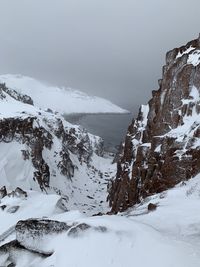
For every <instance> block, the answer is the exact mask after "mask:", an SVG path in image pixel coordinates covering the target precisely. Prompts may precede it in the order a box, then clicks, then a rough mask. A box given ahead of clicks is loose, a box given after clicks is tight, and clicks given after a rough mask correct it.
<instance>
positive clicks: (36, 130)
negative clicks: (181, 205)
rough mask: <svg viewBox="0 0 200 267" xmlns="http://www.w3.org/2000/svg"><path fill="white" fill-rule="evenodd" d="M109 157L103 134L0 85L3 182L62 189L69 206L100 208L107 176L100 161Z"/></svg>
mask: <svg viewBox="0 0 200 267" xmlns="http://www.w3.org/2000/svg"><path fill="white" fill-rule="evenodd" d="M110 161H111V159H108V158H107V159H105V158H103V140H102V139H101V138H100V137H98V136H94V135H92V134H90V133H88V132H87V131H86V130H85V129H83V128H81V127H79V126H76V125H72V124H70V123H68V122H67V121H65V120H64V118H63V117H62V116H61V115H59V114H58V113H54V112H53V111H51V110H47V111H44V110H42V109H41V108H38V107H37V106H34V101H33V100H32V98H31V97H30V96H27V95H23V94H21V93H18V92H17V91H15V90H13V89H9V88H7V86H6V85H5V84H0V187H1V186H6V187H8V188H9V189H10V190H12V189H15V188H16V187H20V188H22V189H24V190H36V191H43V192H45V193H57V194H59V195H61V196H62V197H63V198H64V202H65V204H66V203H67V204H66V205H65V206H66V207H65V208H66V209H71V208H73V207H77V206H78V207H80V209H81V207H82V208H83V209H84V210H87V209H90V208H91V209H94V208H97V209H98V205H100V202H105V200H106V197H105V195H102V196H100V197H98V199H99V200H98V201H96V198H95V196H96V193H97V194H98V193H99V194H100V193H101V190H102V187H103V188H104V187H105V188H106V182H105V180H106V179H107V175H108V174H107V173H106V176H105V175H104V173H103V172H104V171H106V170H107V169H106V168H100V167H99V166H100V165H101V166H103V164H104V163H105V165H106V164H107V165H108V166H110ZM97 184H99V185H100V188H98V187H97ZM102 184H105V185H102ZM86 185H87V186H86ZM104 198H105V200H104ZM95 203H96V205H94V204H95Z"/></svg>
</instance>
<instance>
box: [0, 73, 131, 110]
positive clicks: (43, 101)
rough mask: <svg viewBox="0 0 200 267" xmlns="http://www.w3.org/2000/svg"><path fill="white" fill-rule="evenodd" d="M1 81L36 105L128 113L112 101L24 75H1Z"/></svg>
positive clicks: (50, 107) (47, 107)
mask: <svg viewBox="0 0 200 267" xmlns="http://www.w3.org/2000/svg"><path fill="white" fill-rule="evenodd" d="M0 83H5V84H6V86H7V87H8V88H9V89H14V90H15V91H16V92H18V93H21V94H23V95H28V96H30V97H31V98H32V100H33V102H34V105H35V106H37V107H39V108H41V109H43V110H46V109H51V110H53V111H57V112H59V113H66V114H71V113H128V111H127V110H124V109H122V108H120V107H118V106H117V105H115V104H113V103H111V102H110V101H108V100H106V99H103V98H100V97H96V96H89V95H87V94H85V93H83V92H81V91H78V90H74V89H69V88H59V87H53V86H50V85H47V84H45V83H42V82H40V81H38V80H35V79H33V78H30V77H26V76H22V75H11V74H7V75H0Z"/></svg>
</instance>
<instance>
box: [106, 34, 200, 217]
mask: <svg viewBox="0 0 200 267" xmlns="http://www.w3.org/2000/svg"><path fill="white" fill-rule="evenodd" d="M199 58H200V42H199V39H197V40H193V41H191V42H189V43H188V44H187V45H186V46H182V47H180V48H175V49H173V50H171V51H169V52H168V53H167V55H166V65H165V66H164V67H163V77H162V79H161V80H159V90H158V91H153V92H152V99H151V100H150V101H149V103H148V105H146V106H142V107H141V108H140V111H139V114H138V117H137V119H136V120H133V122H132V123H131V125H130V126H129V128H128V131H127V135H126V138H125V143H124V148H123V149H122V152H121V153H120V154H121V155H120V158H119V160H118V163H117V176H116V179H114V180H113V181H111V184H110V186H109V195H108V200H109V204H110V206H111V208H112V212H113V213H117V212H119V211H124V210H126V209H127V208H129V207H131V206H133V205H134V204H136V203H139V202H140V201H141V200H142V199H144V198H146V197H148V196H150V195H152V194H155V193H160V192H163V191H164V190H167V189H169V188H171V187H173V186H174V185H176V184H177V183H179V182H181V181H185V180H187V179H189V178H191V177H193V176H195V175H196V174H198V173H199V172H200V144H199V131H200V120H199V116H197V115H199V114H200V64H199V63H200V60H199Z"/></svg>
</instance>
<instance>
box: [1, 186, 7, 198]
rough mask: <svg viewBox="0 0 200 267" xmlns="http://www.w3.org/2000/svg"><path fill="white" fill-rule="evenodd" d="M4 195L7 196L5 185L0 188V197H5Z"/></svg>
mask: <svg viewBox="0 0 200 267" xmlns="http://www.w3.org/2000/svg"><path fill="white" fill-rule="evenodd" d="M6 196H7V190H6V187H5V186H3V187H1V189H0V199H2V198H4V197H6Z"/></svg>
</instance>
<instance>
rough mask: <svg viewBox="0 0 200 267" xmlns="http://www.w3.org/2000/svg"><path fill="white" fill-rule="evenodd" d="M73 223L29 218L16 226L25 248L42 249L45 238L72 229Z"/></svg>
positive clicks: (19, 239)
mask: <svg viewBox="0 0 200 267" xmlns="http://www.w3.org/2000/svg"><path fill="white" fill-rule="evenodd" d="M70 227H71V225H70V226H69V225H67V224H66V223H64V222H59V221H53V220H36V219H29V220H25V221H19V222H18V223H17V225H16V227H15V230H16V239H17V241H18V242H19V243H20V244H21V245H22V246H24V247H25V248H27V249H29V250H32V251H39V252H40V251H41V249H42V247H43V243H42V242H43V240H44V239H46V238H48V236H50V235H55V234H60V233H63V232H65V231H68V230H69V229H70Z"/></svg>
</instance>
